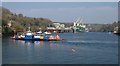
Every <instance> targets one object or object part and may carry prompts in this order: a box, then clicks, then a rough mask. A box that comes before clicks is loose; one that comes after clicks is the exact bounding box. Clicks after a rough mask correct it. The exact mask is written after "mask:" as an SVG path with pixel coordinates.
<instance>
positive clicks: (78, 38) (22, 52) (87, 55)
mask: <svg viewBox="0 0 120 66" xmlns="http://www.w3.org/2000/svg"><path fill="white" fill-rule="evenodd" d="M59 36H60V37H63V38H64V39H65V40H63V41H34V42H33V41H20V40H13V39H10V38H3V39H2V63H3V64H118V36H117V35H114V34H112V33H108V32H85V33H76V34H75V33H59Z"/></svg>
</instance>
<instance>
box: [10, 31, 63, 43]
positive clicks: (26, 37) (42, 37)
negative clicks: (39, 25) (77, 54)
mask: <svg viewBox="0 0 120 66" xmlns="http://www.w3.org/2000/svg"><path fill="white" fill-rule="evenodd" d="M12 39H15V40H34V41H59V40H63V38H61V37H59V36H58V34H57V35H56V36H52V35H49V36H48V35H46V34H42V33H40V34H38V33H36V34H32V32H31V31H28V32H27V33H26V34H25V35H15V36H14V37H12Z"/></svg>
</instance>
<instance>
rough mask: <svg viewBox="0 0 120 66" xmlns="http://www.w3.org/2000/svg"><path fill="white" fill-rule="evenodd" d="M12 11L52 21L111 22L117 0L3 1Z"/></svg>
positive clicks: (115, 14)
mask: <svg viewBox="0 0 120 66" xmlns="http://www.w3.org/2000/svg"><path fill="white" fill-rule="evenodd" d="M2 6H3V7H5V8H8V9H9V10H10V11H11V12H13V13H17V14H18V13H22V14H23V15H24V16H29V17H43V18H48V19H50V20H52V21H54V22H74V21H75V20H76V19H77V18H79V17H81V18H82V19H83V22H84V23H113V22H114V21H117V20H118V3H117V2H3V3H2Z"/></svg>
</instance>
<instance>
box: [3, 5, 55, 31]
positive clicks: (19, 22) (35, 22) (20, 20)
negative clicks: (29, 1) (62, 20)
mask: <svg viewBox="0 0 120 66" xmlns="http://www.w3.org/2000/svg"><path fill="white" fill-rule="evenodd" d="M9 22H11V24H12V26H11V27H8V23H9ZM29 25H30V26H31V31H34V32H36V31H39V28H42V31H45V30H46V27H48V25H53V22H52V21H51V20H49V19H46V18H31V17H26V16H23V14H13V13H12V12H10V11H9V10H8V9H6V8H3V7H2V27H4V28H3V33H6V32H8V33H10V32H11V31H14V30H15V31H24V30H25V31H26V30H28V27H29ZM5 27H7V28H5ZM7 30H8V31H7Z"/></svg>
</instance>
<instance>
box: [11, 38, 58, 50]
mask: <svg viewBox="0 0 120 66" xmlns="http://www.w3.org/2000/svg"><path fill="white" fill-rule="evenodd" d="M12 41H13V43H14V44H21V45H23V46H24V45H26V46H35V47H37V46H45V45H46V44H48V46H49V47H56V48H58V46H59V44H58V42H53V41H30V40H12Z"/></svg>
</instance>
